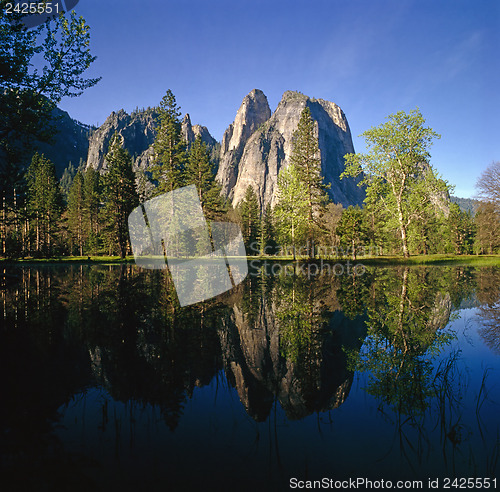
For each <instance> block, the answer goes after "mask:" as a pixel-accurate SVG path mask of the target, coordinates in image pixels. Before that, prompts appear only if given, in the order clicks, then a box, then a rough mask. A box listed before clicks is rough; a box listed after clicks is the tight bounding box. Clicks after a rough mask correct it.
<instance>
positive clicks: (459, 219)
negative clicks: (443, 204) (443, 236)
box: [448, 203, 475, 255]
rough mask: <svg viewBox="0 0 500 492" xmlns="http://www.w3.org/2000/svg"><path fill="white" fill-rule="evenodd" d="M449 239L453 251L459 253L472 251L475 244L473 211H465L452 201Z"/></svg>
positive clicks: (463, 253) (449, 218) (464, 253)
mask: <svg viewBox="0 0 500 492" xmlns="http://www.w3.org/2000/svg"><path fill="white" fill-rule="evenodd" d="M448 227H449V229H448V230H449V239H450V242H451V245H452V246H453V252H454V253H455V254H457V255H468V254H471V253H472V250H473V245H474V235H475V226H474V219H473V218H472V213H471V212H464V211H463V210H461V208H460V207H459V206H458V205H457V204H455V203H452V205H451V206H450V214H449V216H448Z"/></svg>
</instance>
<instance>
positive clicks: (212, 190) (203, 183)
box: [185, 135, 223, 220]
mask: <svg viewBox="0 0 500 492" xmlns="http://www.w3.org/2000/svg"><path fill="white" fill-rule="evenodd" d="M185 174H186V178H185V183H186V185H191V184H194V185H195V186H196V190H197V191H198V197H199V199H200V202H201V206H202V209H203V212H204V213H205V216H206V217H207V219H210V220H214V219H216V218H217V217H218V216H220V214H221V212H222V210H223V199H222V197H221V194H220V191H221V190H220V187H219V185H218V184H217V182H216V181H215V173H214V169H213V165H212V163H211V162H210V153H209V151H208V149H207V146H206V145H205V143H204V142H202V140H201V137H200V136H199V135H198V136H197V137H196V139H195V141H194V142H193V144H192V145H191V148H190V149H189V157H188V161H187V165H186V169H185Z"/></svg>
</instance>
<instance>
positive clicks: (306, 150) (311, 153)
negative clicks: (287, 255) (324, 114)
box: [290, 106, 328, 257]
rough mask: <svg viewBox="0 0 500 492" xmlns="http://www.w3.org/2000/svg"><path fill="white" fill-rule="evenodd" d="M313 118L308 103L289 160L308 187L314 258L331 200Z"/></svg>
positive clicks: (308, 215)
mask: <svg viewBox="0 0 500 492" xmlns="http://www.w3.org/2000/svg"><path fill="white" fill-rule="evenodd" d="M314 133H315V132H314V121H313V119H312V116H311V111H310V110H309V108H308V107H307V106H306V107H305V108H304V110H303V111H302V113H301V115H300V119H299V124H298V126H297V130H296V131H295V133H294V135H293V148H292V154H291V156H290V163H291V164H293V165H294V166H295V169H296V172H297V176H298V178H299V180H300V182H301V183H303V185H304V186H305V188H306V190H307V241H308V250H309V256H310V257H314V240H315V238H316V237H317V236H318V232H319V230H320V226H319V219H320V217H321V215H322V213H323V212H324V210H325V206H326V204H327V202H328V196H327V194H326V189H327V188H328V186H327V185H325V184H324V183H323V176H322V173H321V156H320V151H319V147H318V139H317V137H316V136H315V134H314Z"/></svg>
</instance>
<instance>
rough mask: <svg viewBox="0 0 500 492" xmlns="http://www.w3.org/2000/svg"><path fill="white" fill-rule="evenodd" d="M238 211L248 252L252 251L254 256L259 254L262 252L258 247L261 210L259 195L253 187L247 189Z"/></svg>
mask: <svg viewBox="0 0 500 492" xmlns="http://www.w3.org/2000/svg"><path fill="white" fill-rule="evenodd" d="M238 209H239V213H240V217H241V225H242V234H243V240H244V241H245V246H246V248H247V251H248V250H251V251H253V252H254V254H257V253H259V251H260V248H259V245H258V238H259V232H260V231H259V229H260V208H259V202H258V200H257V195H256V194H255V191H253V188H252V187H251V186H249V187H248V188H247V190H246V192H245V196H244V197H243V200H242V201H241V203H240V204H239V206H238Z"/></svg>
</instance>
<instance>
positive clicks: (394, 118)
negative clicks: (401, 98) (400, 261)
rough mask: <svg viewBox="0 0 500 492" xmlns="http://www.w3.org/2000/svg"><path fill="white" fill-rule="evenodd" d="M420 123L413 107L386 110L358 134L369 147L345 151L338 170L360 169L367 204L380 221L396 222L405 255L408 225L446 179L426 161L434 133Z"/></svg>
mask: <svg viewBox="0 0 500 492" xmlns="http://www.w3.org/2000/svg"><path fill="white" fill-rule="evenodd" d="M424 123H425V120H424V118H423V116H422V114H421V113H420V111H419V110H418V109H416V110H413V111H410V112H409V113H405V112H404V111H399V112H398V113H396V114H393V115H389V117H388V121H387V122H386V123H384V124H382V125H380V126H378V127H374V128H371V129H370V130H367V131H365V132H364V133H363V134H362V136H363V137H364V138H365V140H366V142H367V148H368V149H369V152H368V153H366V154H347V155H346V156H345V159H346V170H345V171H344V172H343V173H342V175H341V178H343V177H346V176H360V175H361V174H362V175H363V179H362V180H361V181H360V183H359V184H360V185H362V186H366V187H367V201H366V203H367V205H368V206H370V207H372V208H373V209H374V210H373V211H374V213H377V214H380V215H382V216H383V217H384V219H385V221H384V222H385V223H386V227H391V226H393V227H394V226H395V227H397V230H398V232H399V237H400V240H401V247H402V251H403V255H404V256H405V258H406V257H408V256H409V254H410V249H409V245H408V227H409V226H410V224H411V223H413V222H415V221H418V220H420V221H422V220H424V219H425V217H426V215H427V214H428V211H429V207H431V206H433V198H436V197H437V199H438V200H439V199H440V197H446V196H447V193H448V185H447V184H446V183H445V182H444V181H443V180H441V179H439V178H438V177H437V175H436V173H435V171H434V170H433V169H432V167H431V166H430V165H429V164H428V162H429V159H430V153H429V148H430V146H431V145H432V141H433V140H434V139H435V138H439V135H438V134H437V133H436V132H434V131H433V130H432V129H431V128H429V127H425V126H424ZM435 213H436V214H437V213H438V212H437V211H436V212H435Z"/></svg>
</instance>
